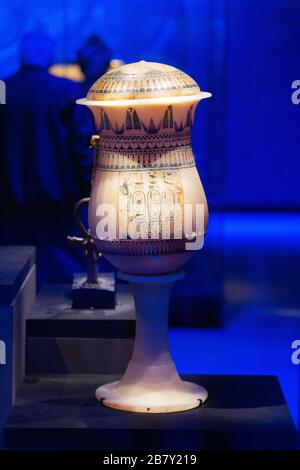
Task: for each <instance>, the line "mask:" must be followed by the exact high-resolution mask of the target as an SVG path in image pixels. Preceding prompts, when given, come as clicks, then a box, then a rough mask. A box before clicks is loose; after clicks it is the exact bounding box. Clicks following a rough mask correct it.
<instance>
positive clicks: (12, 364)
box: [0, 246, 36, 448]
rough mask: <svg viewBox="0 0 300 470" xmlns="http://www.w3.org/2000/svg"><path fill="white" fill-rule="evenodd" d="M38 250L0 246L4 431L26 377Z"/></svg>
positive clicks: (0, 366)
mask: <svg viewBox="0 0 300 470" xmlns="http://www.w3.org/2000/svg"><path fill="white" fill-rule="evenodd" d="M34 263H35V248H34V247H31V246H0V387H1V392H0V396H1V400H0V448H1V445H2V438H1V431H2V426H3V424H4V422H5V419H6V418H7V415H8V413H9V410H10V408H11V406H12V404H13V403H14V400H15V396H16V393H17V391H18V387H19V385H20V383H21V381H22V379H23V378H24V373H25V318H26V316H27V314H28V313H29V311H30V309H31V307H32V304H33V302H34V299H35V294H36V276H35V274H36V273H35V264H34Z"/></svg>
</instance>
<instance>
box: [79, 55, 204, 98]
mask: <svg viewBox="0 0 300 470" xmlns="http://www.w3.org/2000/svg"><path fill="white" fill-rule="evenodd" d="M199 94H201V90H200V88H199V86H198V85H197V83H196V82H195V81H194V80H193V79H192V78H191V77H190V76H189V75H187V74H186V73H184V72H182V71H181V70H179V69H176V68H175V67H172V66H170V65H165V64H159V63H157V62H146V61H144V60H141V61H140V62H135V63H132V64H126V65H122V66H121V67H119V68H117V69H113V70H111V71H109V72H107V73H105V74H104V75H102V77H100V78H99V79H98V80H97V81H96V82H95V83H94V84H93V85H92V87H91V88H90V90H89V92H88V94H87V100H89V101H102V102H103V101H116V100H138V99H142V100H144V99H153V98H168V97H180V96H182V97H184V96H193V95H199Z"/></svg>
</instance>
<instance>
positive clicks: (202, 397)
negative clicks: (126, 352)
mask: <svg viewBox="0 0 300 470" xmlns="http://www.w3.org/2000/svg"><path fill="white" fill-rule="evenodd" d="M137 393H138V395H136V396H134V393H128V394H127V393H126V391H122V387H120V382H112V383H110V384H106V385H103V386H101V387H99V388H98V389H97V390H96V398H97V400H99V401H100V402H101V403H102V404H103V405H105V406H107V407H109V408H114V409H116V410H122V411H128V412H134V413H174V412H176V411H185V410H191V409H193V408H197V407H199V406H202V405H203V403H204V402H205V401H206V399H207V391H206V390H205V388H203V387H201V386H200V385H197V384H194V383H191V382H181V386H180V387H179V388H178V389H177V388H176V387H174V388H171V389H168V390H157V391H149V389H148V390H145V389H144V390H141V389H139V391H137Z"/></svg>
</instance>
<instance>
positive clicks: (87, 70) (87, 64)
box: [77, 34, 111, 96]
mask: <svg viewBox="0 0 300 470" xmlns="http://www.w3.org/2000/svg"><path fill="white" fill-rule="evenodd" d="M110 60H111V51H110V50H109V48H108V47H107V45H106V44H105V43H104V42H103V41H102V39H101V38H100V37H99V36H97V35H95V34H93V35H92V36H89V37H88V38H87V39H86V40H85V42H84V43H83V44H82V46H81V47H80V49H79V50H78V52H77V62H78V64H79V66H80V68H81V70H82V72H83V74H84V77H85V79H84V82H83V83H82V96H86V94H87V92H88V91H89V89H90V87H91V86H92V85H93V83H95V81H96V80H97V79H98V78H99V77H101V75H103V74H104V73H105V72H107V70H108V68H109V63H110Z"/></svg>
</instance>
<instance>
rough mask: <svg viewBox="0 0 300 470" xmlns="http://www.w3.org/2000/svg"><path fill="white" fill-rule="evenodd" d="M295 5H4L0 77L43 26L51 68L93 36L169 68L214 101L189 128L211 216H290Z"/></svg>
mask: <svg viewBox="0 0 300 470" xmlns="http://www.w3.org/2000/svg"><path fill="white" fill-rule="evenodd" d="M299 22H300V2H299V1H298V0H271V1H262V0H173V1H172V2H170V1H166V0H165V1H162V0H152V1H151V2H146V1H137V0H130V1H124V0H102V1H90V0H73V1H70V0H51V1H50V0H49V1H43V2H41V1H38V0H10V1H9V2H1V7H0V76H1V78H5V77H7V76H9V75H11V74H13V73H14V72H15V71H16V70H17V68H18V64H19V60H18V47H19V43H20V39H21V37H22V35H23V34H24V33H25V32H27V31H30V30H32V29H35V28H44V29H45V30H46V31H48V32H49V33H50V34H51V35H52V36H53V37H55V39H56V42H57V51H56V61H57V62H72V61H74V59H75V57H76V50H77V49H78V47H79V46H80V45H81V44H82V42H83V40H84V39H85V38H86V37H87V36H88V35H90V34H91V33H97V34H99V35H101V36H102V37H103V39H104V40H105V41H106V42H107V44H108V45H109V46H110V48H111V50H112V52H113V56H114V57H118V58H122V59H123V60H125V61H126V62H130V61H136V60H139V59H142V58H143V59H146V60H154V61H162V62H166V63H170V64H173V65H175V66H177V67H180V68H182V69H184V70H185V71H186V72H188V73H190V74H191V75H192V76H193V77H194V78H195V79H196V80H197V81H198V82H199V83H200V85H201V87H202V89H204V90H211V91H212V92H213V94H214V97H213V100H210V101H209V102H205V103H204V104H201V105H200V108H199V111H198V119H196V124H195V126H196V127H195V129H194V145H195V151H196V154H197V158H198V166H199V169H200V172H201V174H202V177H203V179H204V183H205V185H206V190H207V193H208V199H209V203H210V207H211V208H214V207H215V208H247V209H253V208H268V209H272V208H282V209H284V208H289V209H290V208H298V207H299V206H300V186H299V184H298V174H299V170H300V163H299V158H298V156H299V145H298V129H299V122H300V106H295V105H293V104H292V102H291V93H292V90H291V83H292V81H293V80H296V79H297V78H299V74H300V72H299V60H298V48H299V43H300V28H299Z"/></svg>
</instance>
